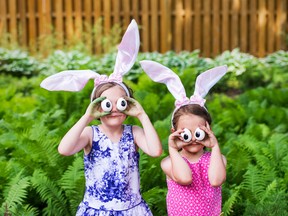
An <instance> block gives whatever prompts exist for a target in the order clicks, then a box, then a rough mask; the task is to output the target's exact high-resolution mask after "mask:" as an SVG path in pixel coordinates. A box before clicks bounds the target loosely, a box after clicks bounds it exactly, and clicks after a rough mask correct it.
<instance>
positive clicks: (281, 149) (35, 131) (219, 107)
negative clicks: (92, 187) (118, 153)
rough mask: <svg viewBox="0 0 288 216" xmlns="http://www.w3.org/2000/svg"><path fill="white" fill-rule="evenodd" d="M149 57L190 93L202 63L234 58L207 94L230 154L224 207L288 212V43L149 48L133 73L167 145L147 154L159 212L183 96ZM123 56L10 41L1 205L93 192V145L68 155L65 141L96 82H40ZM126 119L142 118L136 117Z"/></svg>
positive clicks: (58, 208)
mask: <svg viewBox="0 0 288 216" xmlns="http://www.w3.org/2000/svg"><path fill="white" fill-rule="evenodd" d="M142 59H150V60H155V61H158V62H160V63H162V64H164V65H166V66H168V67H170V68H171V69H173V70H174V71H175V72H176V73H177V74H178V75H179V76H180V79H181V80H182V81H183V84H184V86H185V89H186V90H187V94H188V95H191V94H192V93H193V91H194V80H195V77H196V76H197V75H198V74H199V73H201V72H203V71H205V70H207V69H209V68H212V67H214V66H217V65H223V64H227V65H228V70H229V72H228V74H227V75H225V77H224V78H223V79H222V80H221V81H220V82H219V83H218V84H217V85H216V86H215V87H213V89H212V90H211V92H210V93H209V95H208V96H207V98H206V99H207V103H206V105H207V107H208V110H209V111H210V113H211V115H212V118H213V123H212V128H213V130H214V132H215V134H216V136H217V137H218V139H219V143H220V146H221V149H222V153H223V154H224V155H225V156H226V158H227V161H228V166H227V180H226V182H225V183H224V185H223V215H237V216H238V215H255V216H256V215H279V216H280V215H287V214H288V204H287V199H288V155H287V151H288V132H287V131H288V121H287V120H288V108H287V102H288V82H287V80H288V73H287V71H288V52H285V51H278V52H276V53H273V54H270V55H268V56H266V57H265V58H256V57H254V56H251V55H249V54H246V53H241V52H240V51H239V50H237V49H235V50H233V51H227V52H224V53H222V54H221V55H219V56H216V57H215V58H203V57H200V56H199V52H198V51H194V52H181V53H175V52H172V51H171V52H167V53H165V54H160V53H156V52H155V53H140V54H139V56H138V59H137V62H136V64H135V65H134V67H133V68H132V71H131V72H130V73H129V74H127V76H126V77H125V81H126V82H127V83H128V84H129V85H130V86H131V87H132V88H133V89H134V92H135V97H136V98H137V99H138V100H139V101H140V102H141V104H142V105H143V107H144V108H145V110H146V111H147V114H148V115H149V116H150V118H151V121H152V122H153V124H154V126H155V128H156V130H157V132H158V133H159V136H160V138H161V140H162V143H163V148H164V153H163V155H162V156H161V157H159V158H149V157H148V156H146V155H145V154H141V158H140V171H141V173H140V174H141V190H142V194H143V197H144V199H145V200H146V201H147V203H148V204H149V206H150V207H151V209H152V211H153V213H154V215H156V216H157V215H159V216H163V215H166V206H165V195H166V191H167V190H166V182H165V176H164V174H163V173H162V171H161V168H160V161H161V159H162V158H163V157H165V156H166V155H167V137H168V135H169V133H170V118H171V113H172V111H173V107H174V98H173V97H172V96H171V94H170V93H169V92H168V90H167V88H166V86H165V85H161V84H157V83H154V82H153V81H151V80H150V79H149V78H148V76H147V75H146V74H145V73H144V72H143V71H142V70H141V68H140V65H139V61H140V60H142ZM114 60H115V54H114V53H112V54H109V53H108V54H106V55H103V56H91V55H88V54H85V53H82V52H80V51H70V52H64V51H55V52H54V53H51V54H50V55H49V56H47V57H45V58H44V59H43V58H42V59H37V58H35V57H32V56H31V55H29V53H26V52H23V51H20V50H8V49H4V48H1V49H0V76H1V78H0V100H1V106H0V119H1V120H0V145H1V148H0V167H1V172H0V214H1V215H65V216H66V215H67V216H69V215H75V212H76V209H77V206H78V204H79V202H80V201H81V200H82V196H83V192H84V175H83V161H82V157H83V153H82V152H80V153H78V154H76V155H74V156H69V157H63V156H60V155H59V154H58V152H57V146H58V144H59V141H60V139H61V138H62V136H63V135H64V134H65V133H66V131H67V130H68V129H69V128H70V127H71V125H73V124H74V123H75V122H76V121H77V120H78V119H79V118H80V116H81V115H82V113H84V112H85V110H86V108H87V106H88V104H89V101H90V98H89V95H90V93H91V89H92V86H93V82H92V81H91V83H89V85H87V86H86V87H85V88H84V89H83V90H82V91H81V92H79V93H69V92H48V91H46V90H44V89H41V88H40V87H39V84H40V82H41V81H42V80H43V79H44V78H45V77H47V76H48V75H50V74H53V73H56V72H59V71H61V70H66V69H92V70H95V71H97V72H99V73H106V74H110V73H111V72H112V69H113V68H112V67H113V66H114ZM189 91H190V92H189ZM94 123H97V122H96V121H95V122H94ZM126 123H133V124H138V123H139V122H137V121H136V120H135V119H133V118H128V119H127V122H126Z"/></svg>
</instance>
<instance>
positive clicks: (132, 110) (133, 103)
mask: <svg viewBox="0 0 288 216" xmlns="http://www.w3.org/2000/svg"><path fill="white" fill-rule="evenodd" d="M124 99H125V100H126V101H127V102H128V107H127V109H126V110H124V111H123V113H124V114H125V115H129V116H134V117H139V115H141V114H143V113H145V111H144V109H143V107H142V106H141V104H140V103H139V102H138V101H137V100H135V99H133V98H131V97H127V96H125V97H124Z"/></svg>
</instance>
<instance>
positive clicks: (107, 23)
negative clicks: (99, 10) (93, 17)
mask: <svg viewBox="0 0 288 216" xmlns="http://www.w3.org/2000/svg"><path fill="white" fill-rule="evenodd" d="M103 3H104V4H103V5H104V13H103V17H104V34H105V35H108V34H109V32H110V29H111V28H112V25H111V2H110V0H105V1H104V2H103Z"/></svg>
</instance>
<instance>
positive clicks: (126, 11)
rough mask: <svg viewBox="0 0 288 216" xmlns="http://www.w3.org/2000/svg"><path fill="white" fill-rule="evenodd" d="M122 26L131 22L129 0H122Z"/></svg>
mask: <svg viewBox="0 0 288 216" xmlns="http://www.w3.org/2000/svg"><path fill="white" fill-rule="evenodd" d="M122 6H123V12H124V13H123V21H124V22H123V27H124V26H125V27H124V28H126V27H127V26H128V25H129V23H130V22H131V18H130V13H131V9H130V1H129V0H123V5H122Z"/></svg>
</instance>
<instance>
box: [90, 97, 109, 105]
mask: <svg viewBox="0 0 288 216" xmlns="http://www.w3.org/2000/svg"><path fill="white" fill-rule="evenodd" d="M105 99H106V97H98V98H96V99H95V100H93V101H92V103H93V104H97V103H100V102H102V101H103V100H105Z"/></svg>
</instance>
